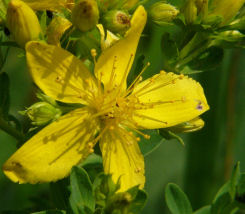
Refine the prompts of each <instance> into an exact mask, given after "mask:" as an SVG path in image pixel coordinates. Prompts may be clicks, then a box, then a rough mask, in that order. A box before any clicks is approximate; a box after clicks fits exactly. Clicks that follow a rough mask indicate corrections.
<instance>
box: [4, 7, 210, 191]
mask: <svg viewBox="0 0 245 214" xmlns="http://www.w3.org/2000/svg"><path fill="white" fill-rule="evenodd" d="M145 23H146V11H145V9H144V8H143V7H142V6H140V7H138V8H137V10H136V11H135V13H134V15H133V17H132V20H131V28H130V29H129V30H128V32H127V33H126V36H125V38H123V39H121V40H119V41H118V42H116V43H115V44H114V45H113V46H111V47H110V48H107V49H106V50H105V51H103V52H102V54H101V56H100V57H99V58H98V61H97V62H96V64H95V69H94V74H95V75H92V74H91V73H90V72H89V70H88V69H87V68H86V67H85V66H84V64H83V63H82V62H81V61H80V60H79V59H77V58H76V57H75V56H73V55H72V54H71V53H69V52H67V51H65V50H63V49H62V48H60V47H57V46H52V45H47V44H44V43H40V42H29V43H28V44H27V46H26V56H27V63H28V66H29V70H30V72H31V75H32V77H33V80H34V82H35V83H36V84H37V85H38V86H39V87H40V88H41V89H42V90H43V92H44V93H46V94H47V95H48V96H50V97H52V98H54V99H56V100H58V101H61V102H65V103H81V104H83V105H84V107H81V108H78V109H76V110H74V111H71V112H70V113H67V114H66V115H64V116H62V117H60V118H59V119H58V120H56V121H55V122H52V123H51V124H50V125H48V126H47V127H45V128H44V129H42V130H41V131H40V132H39V133H37V134H36V135H35V136H33V137H32V138H31V139H30V140H29V141H27V142H26V143H25V144H24V145H23V146H22V147H21V148H20V149H19V150H18V151H16V153H15V154H13V155H12V156H11V157H10V158H9V159H8V160H7V161H6V163H5V164H4V166H3V170H4V173H5V174H6V175H7V176H8V177H9V178H10V179H11V180H12V181H14V182H19V183H26V182H29V183H37V182H50V181H56V180H58V179H61V178H64V177H65V176H67V175H68V174H69V173H70V170H71V168H72V166H74V165H76V164H78V163H79V162H81V161H82V160H84V159H85V158H86V157H87V156H88V155H89V154H90V153H92V152H93V147H94V145H95V144H96V143H97V142H99V145H100V149H101V152H102V158H103V165H104V171H105V173H110V174H112V178H113V180H114V181H115V182H116V181H117V180H118V179H119V178H120V179H121V189H120V191H124V190H126V189H128V188H130V187H132V186H135V185H140V187H141V188H143V186H144V183H145V176H144V158H143V155H142V154H141V152H140V149H139V146H138V141H140V138H139V137H138V136H139V135H142V136H143V137H145V138H147V139H148V138H149V137H150V136H148V135H145V134H144V133H142V132H141V131H140V130H141V129H158V128H166V127H171V126H175V125H177V124H180V123H183V122H186V121H190V120H192V119H194V118H196V117H198V116H199V115H200V114H202V113H203V112H205V111H207V110H208V109H209V107H208V104H207V101H206V98H205V95H204V93H203V89H202V87H201V86H200V84H198V83H197V82H196V81H194V80H192V79H190V78H188V77H186V76H183V75H175V74H173V73H166V72H163V71H162V72H160V73H159V74H157V75H154V76H153V77H151V78H149V79H146V80H144V81H142V77H141V74H142V72H143V71H144V70H145V69H143V70H142V72H141V73H140V74H139V76H138V77H137V78H136V79H135V80H134V81H133V82H132V83H131V85H130V86H128V87H127V84H126V82H127V76H128V73H129V71H130V69H131V66H132V63H133V60H134V57H135V52H136V48H137V45H138V41H139V38H140V36H141V33H142V31H143V29H144V26H145ZM146 67H147V66H146Z"/></svg>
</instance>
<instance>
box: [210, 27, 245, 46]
mask: <svg viewBox="0 0 245 214" xmlns="http://www.w3.org/2000/svg"><path fill="white" fill-rule="evenodd" d="M244 37H245V35H244V34H242V33H241V32H240V31H238V30H228V31H224V32H221V33H219V34H218V35H217V36H214V38H216V40H215V42H216V44H222V42H223V41H225V42H240V41H242V40H244Z"/></svg>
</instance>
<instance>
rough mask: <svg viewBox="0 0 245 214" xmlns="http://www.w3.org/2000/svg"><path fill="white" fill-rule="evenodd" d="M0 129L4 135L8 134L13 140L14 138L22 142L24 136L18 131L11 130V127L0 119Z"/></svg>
mask: <svg viewBox="0 0 245 214" xmlns="http://www.w3.org/2000/svg"><path fill="white" fill-rule="evenodd" d="M0 129H2V130H3V131H5V132H6V133H8V134H9V135H11V136H13V137H14V138H16V139H17V140H20V141H21V140H23V138H24V135H23V134H22V133H21V132H19V131H18V130H16V129H15V128H13V127H12V126H10V125H9V124H8V123H7V122H6V121H5V120H3V119H2V118H0Z"/></svg>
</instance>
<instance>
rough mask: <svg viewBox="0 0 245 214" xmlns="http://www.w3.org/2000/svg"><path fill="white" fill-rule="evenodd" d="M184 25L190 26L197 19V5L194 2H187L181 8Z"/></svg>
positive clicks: (191, 0)
mask: <svg viewBox="0 0 245 214" xmlns="http://www.w3.org/2000/svg"><path fill="white" fill-rule="evenodd" d="M183 13H184V16H185V22H186V24H192V23H194V22H195V21H196V19H197V5H196V3H195V0H188V1H187V2H186V4H185V6H184V8H183Z"/></svg>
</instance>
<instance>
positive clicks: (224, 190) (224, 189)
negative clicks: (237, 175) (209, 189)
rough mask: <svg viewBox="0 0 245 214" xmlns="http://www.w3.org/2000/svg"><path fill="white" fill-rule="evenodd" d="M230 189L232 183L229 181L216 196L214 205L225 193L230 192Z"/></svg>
mask: <svg viewBox="0 0 245 214" xmlns="http://www.w3.org/2000/svg"><path fill="white" fill-rule="evenodd" d="M229 188H230V181H227V182H226V183H225V184H224V185H223V186H222V187H221V188H220V189H219V191H218V192H217V194H216V195H215V197H214V200H213V203H215V201H217V200H218V198H219V197H221V196H222V195H223V194H224V193H227V192H229Z"/></svg>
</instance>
